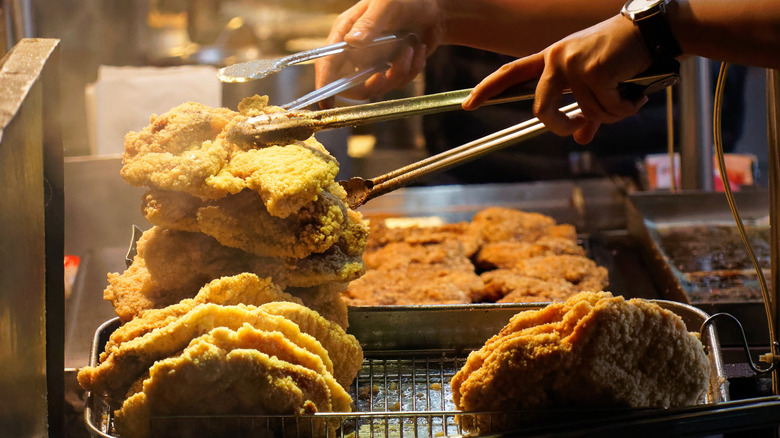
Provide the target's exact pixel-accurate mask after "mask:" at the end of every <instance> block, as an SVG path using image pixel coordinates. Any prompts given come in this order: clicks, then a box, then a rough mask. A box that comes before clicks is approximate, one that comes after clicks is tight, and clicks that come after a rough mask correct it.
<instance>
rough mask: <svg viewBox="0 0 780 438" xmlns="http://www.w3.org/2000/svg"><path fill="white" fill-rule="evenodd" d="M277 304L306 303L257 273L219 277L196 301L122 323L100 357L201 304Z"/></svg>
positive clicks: (189, 301)
mask: <svg viewBox="0 0 780 438" xmlns="http://www.w3.org/2000/svg"><path fill="white" fill-rule="evenodd" d="M275 301H289V302H292V303H295V304H296V305H297V304H303V302H302V301H301V299H300V298H298V297H294V296H292V295H290V294H288V293H286V292H284V291H282V290H281V289H280V288H279V286H277V285H275V284H273V283H272V282H271V280H270V279H268V278H259V277H258V276H257V275H255V274H250V273H247V272H245V273H242V274H238V275H235V276H232V277H222V278H218V279H216V280H213V281H211V282H210V283H208V284H207V285H205V286H203V287H202V288H201V289H200V291H198V294H197V295H195V298H193V299H185V300H182V301H180V302H179V303H177V304H173V305H170V306H167V307H163V308H161V309H150V310H146V311H144V312H143V313H141V315H140V317H138V318H133V319H132V320H130V321H128V322H126V323H124V324H122V325H121V326H120V327H119V328H117V329H116V330H114V332H113V333H112V334H111V337H110V338H109V340H108V342H107V343H106V346H105V351H104V352H103V353H101V355H100V360H101V361H103V360H105V358H106V356H107V355H108V354H111V353H113V352H115V351H116V348H118V346H119V344H121V343H123V342H126V341H129V340H131V339H133V338H137V337H139V336H143V335H144V334H146V333H149V332H150V331H152V330H154V329H155V328H158V327H164V326H166V325H168V324H170V323H171V322H172V321H174V320H175V319H177V318H180V317H181V316H182V315H184V314H186V313H187V312H189V311H190V310H192V309H193V308H194V307H195V306H197V305H198V304H205V303H212V304H220V305H225V306H227V305H236V304H246V305H250V306H260V305H263V304H266V303H270V302H275Z"/></svg>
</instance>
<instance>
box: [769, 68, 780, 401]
mask: <svg viewBox="0 0 780 438" xmlns="http://www.w3.org/2000/svg"><path fill="white" fill-rule="evenodd" d="M766 82H767V137H768V147H769V193H770V197H769V212H770V213H769V225H770V229H771V242H772V243H771V248H770V249H771V258H770V260H771V261H770V272H771V280H770V283H771V284H770V287H769V294H770V296H771V297H772V300H773V301H772V303H771V304H772V307H773V310H774V325H775V329H776V330H777V327H780V230H778V227H780V221H778V217H777V215H778V212H779V211H780V201H778V196H780V71H779V70H767V81H766ZM778 336H780V335H778ZM772 342H774V343H775V344H777V343H780V339H772ZM776 350H777V348H775V351H776ZM778 359H780V358H775V365H776V366H777V365H780V362H778ZM772 390H773V392H774V393H775V394H780V371H778V370H777V369H776V370H775V371H774V372H773V374H772Z"/></svg>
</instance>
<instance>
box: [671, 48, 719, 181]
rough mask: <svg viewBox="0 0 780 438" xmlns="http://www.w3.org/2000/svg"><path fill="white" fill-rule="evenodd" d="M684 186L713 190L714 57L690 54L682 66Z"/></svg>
mask: <svg viewBox="0 0 780 438" xmlns="http://www.w3.org/2000/svg"><path fill="white" fill-rule="evenodd" d="M679 118H680V186H681V188H682V189H683V190H705V191H711V190H712V154H713V148H712V79H711V76H710V61H709V60H707V59H705V58H698V57H695V58H690V59H687V60H685V61H683V62H682V64H681V66H680V117H679Z"/></svg>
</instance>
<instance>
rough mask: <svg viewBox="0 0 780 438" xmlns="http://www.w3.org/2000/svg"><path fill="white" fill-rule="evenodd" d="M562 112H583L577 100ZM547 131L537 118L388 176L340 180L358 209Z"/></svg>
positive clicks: (348, 196)
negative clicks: (422, 179)
mask: <svg viewBox="0 0 780 438" xmlns="http://www.w3.org/2000/svg"><path fill="white" fill-rule="evenodd" d="M560 111H561V112H563V113H565V114H566V115H567V116H568V117H570V118H571V117H574V116H576V115H577V114H580V113H581V111H580V107H579V105H577V103H572V104H570V105H567V106H564V107H562V108H560ZM545 131H547V127H545V126H544V124H543V123H542V122H540V121H539V119H537V118H536V117H534V118H533V119H530V120H527V121H525V122H523V123H519V124H517V125H514V126H511V127H509V128H506V129H504V130H501V131H498V132H494V133H493V134H490V135H486V136H485V137H482V138H479V139H477V140H474V141H472V142H469V143H466V144H464V145H462V146H458V147H456V148H453V149H450V150H448V151H444V152H442V153H440V154H437V155H434V156H432V157H428V158H425V159H423V160H420V161H417V162H415V163H412V164H409V165H408V166H405V167H402V168H400V169H397V170H394V171H392V172H388V173H386V174H384V175H380V176H378V177H375V178H371V179H363V178H351V179H349V180H346V181H339V184H341V186H342V187H344V189H345V190H346V191H347V204H348V205H349V206H350V207H351V208H357V207H359V206H361V205H363V204H365V203H366V202H367V201H369V200H371V199H373V198H376V197H377V196H379V195H383V194H385V193H388V192H391V191H393V190H395V189H397V188H399V187H403V186H405V185H407V184H409V183H410V182H412V181H414V180H416V179H418V178H420V177H422V176H426V175H430V174H433V173H436V172H441V171H443V170H446V169H449V168H451V167H455V166H458V165H460V164H463V163H466V162H468V161H471V160H474V159H476V158H479V157H481V156H483V155H485V154H487V153H490V152H494V151H497V150H499V149H503V148H505V147H508V146H511V145H513V144H516V143H519V142H521V141H524V140H528V139H530V138H533V137H535V136H537V135H539V134H541V133H543V132H545Z"/></svg>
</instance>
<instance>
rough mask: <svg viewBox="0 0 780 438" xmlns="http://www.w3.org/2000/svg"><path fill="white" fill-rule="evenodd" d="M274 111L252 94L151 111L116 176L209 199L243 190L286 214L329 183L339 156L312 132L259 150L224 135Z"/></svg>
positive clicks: (128, 141)
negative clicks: (228, 101)
mask: <svg viewBox="0 0 780 438" xmlns="http://www.w3.org/2000/svg"><path fill="white" fill-rule="evenodd" d="M277 111H282V109H281V108H278V107H273V106H269V105H268V98H267V97H265V96H263V97H258V96H255V97H254V98H250V99H245V100H244V101H243V102H242V103H241V104H240V105H239V112H234V111H231V110H229V109H226V108H211V107H208V106H205V105H201V104H197V103H191V102H190V103H185V104H182V105H179V106H177V107H175V108H173V109H171V110H170V111H168V112H166V113H164V114H162V115H160V116H152V118H151V123H150V124H149V126H147V127H145V128H144V129H142V130H141V131H140V132H130V133H128V134H127V135H126V136H125V152H124V155H123V160H122V161H123V167H122V170H121V175H122V177H123V178H124V179H125V181H127V182H128V183H130V184H132V185H135V186H146V187H150V188H154V189H159V190H172V191H179V192H184V193H187V194H190V195H193V196H198V197H201V198H206V199H218V198H221V197H224V196H226V195H228V194H236V193H239V192H241V191H242V190H244V189H248V190H252V191H255V192H257V193H258V194H259V195H260V196H261V197H262V199H263V202H264V203H265V206H266V208H267V210H268V213H270V214H271V215H272V216H277V217H287V216H290V215H292V214H294V213H296V212H297V211H298V210H300V209H301V208H303V206H305V205H307V204H309V203H311V202H314V201H315V200H316V199H317V197H318V195H319V194H320V193H321V192H322V191H323V190H325V189H326V188H327V187H329V186H330V185H331V184H333V182H334V179H335V177H336V174H337V173H338V163H337V162H336V160H335V159H334V158H333V157H332V156H331V155H330V154H329V153H328V151H327V150H326V149H325V148H324V147H323V146H322V145H321V144H320V143H319V142H317V140H315V139H314V137H311V138H309V139H307V140H305V141H299V142H295V143H294V144H290V145H286V146H269V147H264V148H260V149H258V148H256V145H254V143H253V144H244V143H241V142H234V141H233V139H231V138H228V135H227V132H228V131H229V129H230V126H232V125H233V124H235V123H238V122H240V121H242V120H244V119H246V118H247V117H251V116H255V115H258V114H263V113H269V112H277Z"/></svg>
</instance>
